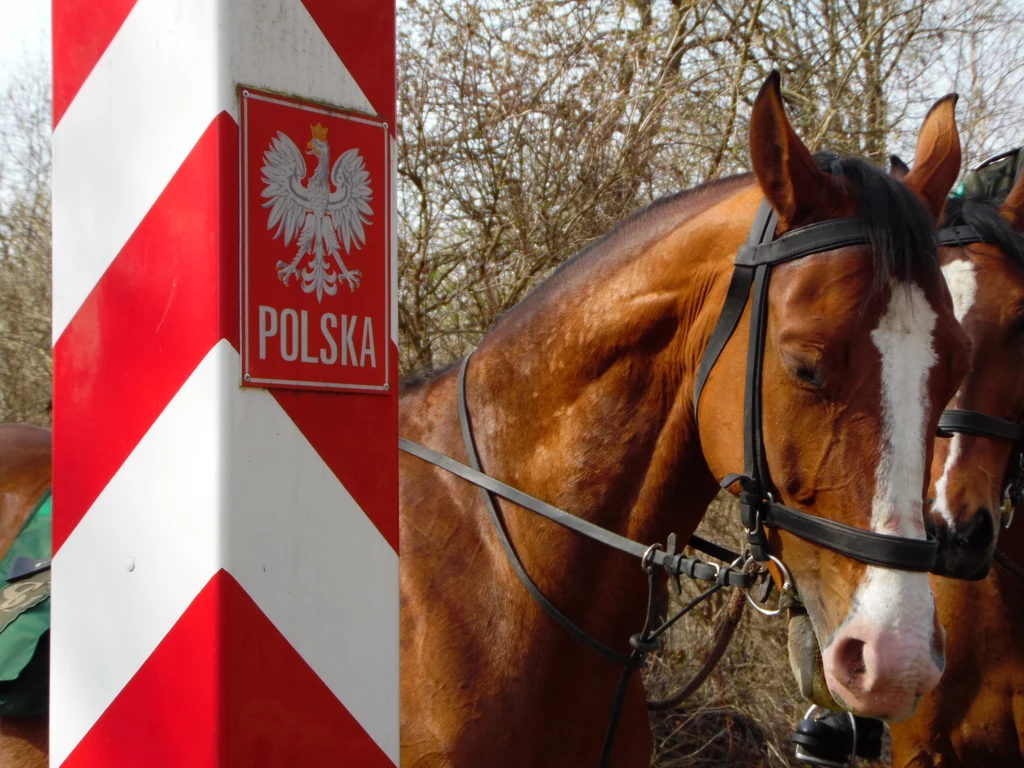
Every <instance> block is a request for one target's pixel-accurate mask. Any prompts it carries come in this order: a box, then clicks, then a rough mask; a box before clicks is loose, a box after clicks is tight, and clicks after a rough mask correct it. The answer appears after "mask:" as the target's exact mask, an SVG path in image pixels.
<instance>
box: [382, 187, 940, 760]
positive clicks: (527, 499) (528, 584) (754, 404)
mask: <svg viewBox="0 0 1024 768" xmlns="http://www.w3.org/2000/svg"><path fill="white" fill-rule="evenodd" d="M777 222H778V216H777V214H776V213H775V211H774V210H773V209H772V207H771V205H770V204H769V203H768V202H767V201H765V202H763V203H762V204H761V207H760V208H759V209H758V212H757V215H756V217H755V219H754V225H753V228H752V229H751V231H750V236H749V237H748V239H747V244H746V245H744V246H742V247H741V248H740V249H739V251H738V253H737V256H736V261H735V266H734V269H733V276H732V281H731V282H730V284H729V291H728V295H727V297H726V300H725V304H724V306H723V307H722V312H721V315H720V316H719V319H718V325H717V326H716V327H715V330H714V332H713V334H712V336H711V340H710V342H709V343H708V347H707V349H706V350H705V352H704V357H703V358H702V359H701V362H700V365H699V367H698V371H697V383H696V388H695V392H694V400H693V402H694V413H695V414H696V410H697V405H698V403H699V401H700V393H701V390H702V389H703V387H704V382H705V381H706V380H707V377H708V375H709V374H710V373H711V369H712V368H713V367H714V365H715V362H716V360H717V359H718V356H719V355H720V354H721V352H722V349H723V348H724V347H725V344H726V342H728V340H729V338H730V337H731V336H732V333H733V331H735V329H736V326H737V325H738V324H739V320H740V316H741V315H742V314H743V309H744V307H745V306H746V303H747V299H748V297H749V295H750V292H751V286H753V312H752V314H751V328H750V344H749V347H748V352H747V380H746V395H745V399H744V425H745V428H744V456H745V464H746V473H745V474H732V475H729V476H727V477H726V478H725V479H724V480H723V481H722V483H721V485H722V487H723V488H728V487H729V486H731V485H732V484H733V483H736V482H739V483H740V486H741V488H742V493H741V494H740V510H741V518H742V522H743V527H744V529H745V530H746V532H747V537H748V541H749V547H750V557H748V558H744V557H743V556H740V555H737V554H736V553H735V552H730V551H729V550H727V549H725V548H724V547H720V546H718V545H716V544H713V543H711V542H708V541H704V540H703V539H701V538H699V537H697V536H693V537H691V538H690V541H689V544H690V546H692V547H694V548H695V549H698V550H700V551H702V552H704V553H706V554H709V555H711V556H712V557H715V558H718V559H720V560H724V561H725V562H731V565H722V566H719V565H716V564H713V563H705V562H702V561H700V560H698V559H696V558H691V557H686V556H684V555H682V554H681V553H677V552H676V551H675V548H676V537H675V534H672V535H671V536H670V537H669V539H668V544H667V546H665V547H663V546H662V545H660V544H653V545H651V546H649V547H648V546H644V545H643V544H640V543H638V542H635V541H633V540H631V539H627V538H625V537H624V536H620V535H619V534H617V533H613V532H612V531H608V530H606V529H604V528H601V527H600V526H597V525H594V524H593V523H591V522H589V521H587V520H584V519H582V518H580V517H577V516H576V515H572V514H570V513H568V512H565V511H564V510H561V509H558V508H557V507H554V506H552V505H551V504H548V503H546V502H544V501H541V500H540V499H537V498H535V497H533V496H530V495H528V494H526V493H523V492H522V491H520V490H518V489H516V488H513V487H512V486H509V485H507V484H505V483H503V482H501V481H499V480H496V479H494V478H493V477H491V476H489V475H487V474H485V473H484V472H483V469H482V467H481V465H480V459H479V455H478V453H477V449H476V443H475V440H474V437H473V428H472V422H471V419H470V414H469V408H468V406H467V404H466V370H467V368H468V366H469V360H470V356H468V355H467V356H466V358H465V359H464V360H463V362H462V367H461V368H460V370H459V380H458V406H459V422H460V424H461V426H462V437H463V443H464V445H465V449H466V454H467V456H468V457H469V464H470V466H467V465H465V464H462V463H460V462H457V461H455V460H454V459H452V458H450V457H448V456H444V455H443V454H440V453H438V452H436V451H433V450H431V449H430V448H427V447H425V446H422V445H420V444H418V443H414V442H412V441H411V440H407V439H405V438H399V441H398V447H399V449H400V450H402V451H404V452H406V453H409V454H411V455H413V456H416V457H417V458H419V459H422V460H423V461H426V462H429V463H430V464H433V465H435V466H437V467H439V468H441V469H443V470H445V471H446V472H450V473H452V474H454V475H457V476H459V477H461V478H463V479H464V480H467V481H469V482H470V483H473V484H474V485H476V486H477V487H478V488H479V489H480V493H481V496H482V498H483V502H484V506H485V508H486V509H487V513H488V516H489V517H490V520H491V523H492V525H493V527H494V530H495V533H496V535H497V537H498V540H499V542H500V543H501V546H502V549H503V550H504V551H505V555H506V557H507V558H508V560H509V563H510V565H511V566H512V570H513V572H514V573H515V574H516V577H517V578H518V579H519V581H520V582H521V583H522V584H523V587H524V588H525V589H526V591H527V592H528V593H529V594H530V595H531V596H532V597H533V599H534V600H535V601H536V602H537V603H538V604H539V605H540V606H541V608H543V609H544V611H545V612H546V613H547V614H548V615H549V616H551V618H552V619H554V620H555V622H556V623H557V624H559V625H560V626H561V627H562V628H563V629H564V630H565V631H566V632H567V633H568V634H569V635H571V636H572V637H573V638H575V639H576V640H578V641H579V642H581V643H583V644H584V645H586V646H588V647H589V648H591V649H592V650H593V651H594V652H595V653H597V654H598V655H599V656H601V657H602V658H604V659H607V660H608V661H610V662H612V663H615V664H618V665H620V666H622V667H623V674H622V676H621V678H620V680H619V685H618V688H617V689H616V692H615V697H614V699H613V701H612V708H611V714H610V715H609V720H608V726H607V729H606V732H605V741H604V747H603V749H602V752H601V759H600V762H599V768H604V766H607V764H608V761H609V760H610V759H611V746H612V742H613V739H614V735H615V730H616V725H617V722H618V717H619V713H620V712H621V708H622V704H623V701H624V698H625V692H626V686H627V683H628V681H629V677H630V675H631V673H632V672H633V671H635V670H636V669H638V668H640V667H641V666H643V664H644V663H645V661H646V658H647V654H649V653H650V652H652V651H654V650H656V649H657V648H658V647H659V645H660V637H661V635H662V634H663V633H664V632H666V631H667V630H668V629H669V628H670V627H671V626H672V625H673V624H675V622H676V621H677V620H678V619H680V618H681V617H682V616H683V615H685V614H686V613H688V612H689V611H690V610H692V609H693V608H694V607H696V606H697V605H698V604H699V603H700V602H701V601H703V600H705V599H707V598H708V597H710V596H711V595H712V594H714V593H715V592H717V591H718V590H720V589H722V588H723V587H725V586H735V587H739V588H742V589H748V590H750V589H751V588H752V587H754V586H755V584H756V583H757V582H758V581H759V580H760V581H761V585H762V589H761V590H760V595H759V596H758V600H759V601H761V602H763V601H764V600H767V598H768V592H769V589H770V586H771V578H770V576H769V575H768V571H767V570H766V569H765V568H761V570H760V571H758V572H756V573H751V572H750V570H749V569H748V567H747V566H749V565H751V564H752V563H753V562H755V561H756V562H758V563H762V564H765V563H768V562H769V561H772V562H774V563H775V564H776V565H777V566H778V567H779V568H780V570H781V571H782V572H783V575H784V576H785V584H784V585H783V590H782V591H783V596H784V597H785V598H786V599H788V600H790V601H792V599H793V597H794V595H795V592H794V589H793V584H792V582H791V581H790V578H789V574H788V571H787V569H786V567H785V565H784V564H783V563H782V562H781V561H780V560H779V559H778V558H776V557H773V556H772V554H771V553H770V551H769V546H768V537H767V535H766V533H765V530H764V529H765V528H766V527H772V528H780V529H782V530H785V531H789V532H790V533H793V534H795V535H797V536H799V537H801V538H803V539H806V540H807V541H810V542H812V543H814V544H818V545H819V546H822V547H825V548H827V549H830V550H832V551H834V552H838V553H840V554H843V555H846V556H847V557H851V558H853V559H855V560H859V561H861V562H864V563H868V564H871V565H878V566H881V567H883V568H894V569H899V570H909V571H927V570H929V569H930V568H932V567H933V566H934V564H935V553H936V546H937V545H936V542H935V540H934V539H932V538H930V537H929V538H928V539H927V540H924V541H922V540H918V539H908V538H903V537H900V536H888V535H885V534H879V533H874V532H872V531H865V530H862V529H860V528H854V527H852V526H848V525H843V524H842V523H837V522H834V521H831V520H826V519H824V518H820V517H815V516H814V515H809V514H807V513H806V512H801V511H799V510H796V509H791V508H789V507H786V506H783V505H781V504H778V503H776V502H775V501H774V498H773V497H772V493H771V487H772V486H771V480H770V478H769V475H768V463H767V460H766V459H765V453H764V438H763V434H762V430H761V378H762V366H763V362H764V351H765V338H766V337H765V333H766V330H767V321H768V313H767V309H768V279H769V277H770V275H771V269H772V267H774V266H777V265H779V264H782V263H785V262H787V261H792V260H794V259H799V258H802V257H804V256H810V255H812V254H815V253H822V252H825V251H831V250H834V249H836V248H844V247H848V246H853V245H866V244H868V238H867V235H866V234H865V232H864V227H863V224H862V223H861V222H860V221H859V220H858V219H836V220H833V221H825V222H821V223H816V224H811V225H808V226H806V227H801V228H799V229H794V230H792V231H790V232H787V233H786V234H785V235H783V236H782V237H780V238H778V239H776V238H775V229H776V224H777ZM496 496H500V497H502V498H504V499H507V500H509V501H511V502H513V503H515V504H517V505H519V506H520V507H522V508H524V509H527V510H530V511H531V512H534V513H536V514H539V515H541V516H543V517H546V518H547V519H548V520H551V521H553V522H555V523H558V524H559V525H561V526H563V527H565V528H568V529H570V530H572V531H575V532H576V533H578V534H580V535H582V536H584V537H586V538H589V539H592V540H594V541H598V542H600V543H602V544H604V545H606V546H608V547H611V548H613V549H617V550H619V551H620V552H624V553H626V554H629V555H632V556H634V557H637V558H639V559H640V562H641V565H642V566H643V568H644V570H645V572H646V573H647V580H648V601H647V619H646V622H645V625H644V628H643V630H642V631H641V632H639V633H637V634H635V635H633V636H632V637H631V638H630V640H629V642H630V646H631V648H632V652H631V653H630V654H628V655H626V654H623V653H619V652H618V651H615V650H613V649H611V648H609V647H608V646H606V645H604V644H603V643H601V642H600V641H598V640H597V639H595V638H593V637H592V636H591V635H589V634H588V633H587V632H586V631H585V630H583V629H582V628H580V627H579V626H577V625H576V624H575V623H574V622H573V621H572V620H571V619H569V618H568V617H567V616H566V615H565V614H564V613H562V612H561V611H560V610H559V609H558V607H556V606H555V605H554V603H552V602H551V600H549V599H548V598H547V596H545V595H544V594H543V593H542V592H541V590H540V588H539V587H538V586H537V585H536V584H535V583H534V581H533V579H531V578H530V576H529V574H528V573H527V572H526V569H525V567H524V566H523V563H522V561H521V559H520V558H519V555H518V554H517V553H516V551H515V547H514V546H513V545H512V542H511V541H510V539H509V536H508V532H507V531H506V529H505V524H504V521H503V519H502V516H501V515H500V513H499V511H498V508H497V504H496V500H495V497H496ZM659 568H660V569H661V570H663V571H665V572H667V573H668V575H669V576H671V577H673V578H675V579H679V577H680V576H684V575H685V576H688V577H690V578H693V579H699V580H703V581H706V582H709V583H710V587H708V588H707V589H706V590H705V591H704V592H702V593H701V594H700V595H698V596H697V597H696V598H694V599H693V600H691V601H690V602H689V603H687V604H686V605H685V606H683V608H682V609H681V610H680V611H679V612H678V613H676V614H675V615H674V616H673V617H672V618H670V619H668V620H667V621H665V622H663V623H662V624H661V625H660V626H657V622H656V620H655V616H656V600H655V597H656V592H655V590H656V580H655V573H656V569H659ZM748 598H749V594H748ZM750 602H751V603H752V604H754V607H756V608H758V610H761V609H760V608H759V607H758V606H757V605H756V603H754V601H753V600H750ZM781 605H782V604H780V610H779V611H777V612H781Z"/></svg>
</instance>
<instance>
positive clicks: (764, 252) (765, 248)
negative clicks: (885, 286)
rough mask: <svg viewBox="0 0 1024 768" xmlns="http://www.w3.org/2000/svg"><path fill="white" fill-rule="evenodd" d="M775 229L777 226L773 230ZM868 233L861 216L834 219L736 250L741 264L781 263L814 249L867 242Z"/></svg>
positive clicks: (846, 246) (813, 251) (823, 249)
mask: <svg viewBox="0 0 1024 768" xmlns="http://www.w3.org/2000/svg"><path fill="white" fill-rule="evenodd" d="M772 231H773V232H774V228H773V230H772ZM867 242H868V238H867V234H866V233H865V231H864V224H863V223H861V221H860V219H830V220H829V221H819V222H817V223H815V224H808V225H807V226H806V227H801V228H800V229H794V230H791V231H789V232H787V233H786V234H784V235H783V236H782V237H780V238H779V239H778V240H775V239H772V240H769V241H764V242H760V243H756V244H755V243H749V242H748V243H747V244H746V245H742V246H740V249H739V251H738V252H737V253H736V264H737V265H739V266H756V265H758V264H768V265H770V266H777V265H778V264H783V263H785V262H787V261H793V260H794V259H802V258H803V257H804V256H809V255H811V254H812V253H823V252H824V251H832V250H835V249H836V248H848V247H850V246H852V245H866V244H867Z"/></svg>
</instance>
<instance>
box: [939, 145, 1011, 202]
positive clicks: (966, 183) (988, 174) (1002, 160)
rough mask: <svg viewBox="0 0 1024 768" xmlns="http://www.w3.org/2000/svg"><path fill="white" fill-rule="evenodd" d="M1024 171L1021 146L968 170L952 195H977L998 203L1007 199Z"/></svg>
mask: <svg viewBox="0 0 1024 768" xmlns="http://www.w3.org/2000/svg"><path fill="white" fill-rule="evenodd" d="M1022 172H1024V157H1022V154H1021V148H1017V149H1013V150H1010V151H1008V152H1003V153H1001V154H999V155H996V156H995V157H992V158H989V159H988V160H986V161H985V162H983V163H982V164H981V165H979V166H978V167H976V168H974V169H973V170H971V171H968V172H967V175H966V176H964V180H963V181H962V182H961V183H960V184H959V185H958V186H957V187H956V189H955V190H954V192H953V193H952V195H951V196H952V197H976V198H981V199H983V200H988V201H989V202H992V203H995V204H996V205H998V204H999V203H1001V202H1003V201H1004V200H1005V199H1006V196H1007V195H1008V194H1010V190H1011V189H1012V188H1013V185H1014V183H1015V182H1016V181H1017V179H1018V177H1020V175H1021V173H1022Z"/></svg>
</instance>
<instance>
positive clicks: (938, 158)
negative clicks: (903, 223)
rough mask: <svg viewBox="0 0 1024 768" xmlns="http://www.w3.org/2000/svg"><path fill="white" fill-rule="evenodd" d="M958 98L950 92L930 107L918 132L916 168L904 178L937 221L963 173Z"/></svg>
mask: <svg viewBox="0 0 1024 768" xmlns="http://www.w3.org/2000/svg"><path fill="white" fill-rule="evenodd" d="M958 98H959V96H957V94H955V93H950V94H948V95H946V96H943V97H942V98H941V99H939V100H938V101H937V102H935V104H934V105H933V106H932V108H931V109H930V110H928V114H927V116H926V117H925V118H924V124H923V125H922V126H921V132H920V133H919V134H918V136H917V151H916V153H915V154H914V169H913V170H912V171H910V172H909V173H908V174H907V175H906V177H905V178H904V179H903V183H904V184H906V185H907V187H909V188H910V190H911V191H912V192H914V194H916V195H917V197H918V198H919V199H920V200H921V202H922V203H924V205H925V208H927V209H928V212H929V213H930V214H931V215H932V218H933V219H935V220H936V221H937V220H938V219H939V217H940V216H941V215H942V208H943V206H945V204H946V198H947V197H948V196H949V191H950V190H951V189H952V188H953V184H954V183H956V179H957V176H959V175H960V160H961V155H960V133H959V131H957V128H956V102H957V99H958Z"/></svg>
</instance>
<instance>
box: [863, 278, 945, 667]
mask: <svg viewBox="0 0 1024 768" xmlns="http://www.w3.org/2000/svg"><path fill="white" fill-rule="evenodd" d="M936 319H937V315H936V314H935V311H934V310H933V309H932V308H931V306H930V305H929V304H928V300H927V299H926V298H925V295H924V292H923V291H922V290H921V289H920V288H919V287H918V286H916V285H914V284H910V285H909V286H902V285H894V286H893V288H892V296H891V297H890V299H889V306H888V308H887V309H886V312H885V314H884V315H882V318H881V320H880V321H879V324H878V327H877V328H876V329H875V330H873V331H872V332H871V340H872V341H873V342H874V344H875V347H877V348H878V351H879V352H880V353H881V356H882V402H881V410H882V440H881V446H880V448H881V450H880V457H879V462H878V466H877V468H876V469H875V495H874V499H873V501H872V508H871V530H872V531H874V532H876V533H886V534H894V535H897V536H905V537H908V538H915V539H923V538H925V532H924V512H923V499H922V498H921V494H922V489H923V488H924V476H925V427H926V425H927V417H928V413H927V405H926V404H927V402H928V377H929V375H930V373H931V369H932V366H934V365H935V362H936V360H937V357H936V354H935V349H934V346H933V343H932V333H933V331H934V329H935V321H936ZM934 612H935V603H934V600H933V598H932V594H931V587H930V586H929V583H928V575H927V574H924V573H908V572H906V571H896V570H891V569H888V568H878V567H874V566H868V567H867V569H866V574H865V578H864V580H863V581H862V582H861V584H860V585H859V586H858V588H857V592H856V594H855V595H854V598H853V603H852V605H851V608H850V616H849V617H848V619H847V620H851V619H853V618H854V615H855V614H856V616H857V618H859V619H860V620H862V621H865V622H866V623H867V624H869V625H871V626H874V627H875V628H877V629H882V628H887V629H894V630H897V632H899V633H900V634H904V633H905V635H904V636H908V635H909V636H913V637H915V640H916V641H917V642H921V643H930V639H931V634H932V624H933V618H934ZM921 633H927V634H926V635H922V634H921ZM924 658H925V659H927V658H928V654H924Z"/></svg>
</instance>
